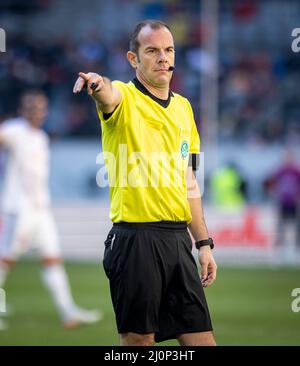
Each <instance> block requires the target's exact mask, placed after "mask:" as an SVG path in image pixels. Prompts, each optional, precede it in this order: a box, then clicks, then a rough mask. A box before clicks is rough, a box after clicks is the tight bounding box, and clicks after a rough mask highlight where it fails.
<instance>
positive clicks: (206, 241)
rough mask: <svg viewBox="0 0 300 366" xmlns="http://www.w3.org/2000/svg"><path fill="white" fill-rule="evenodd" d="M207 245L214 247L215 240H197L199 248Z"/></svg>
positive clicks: (196, 243)
mask: <svg viewBox="0 0 300 366" xmlns="http://www.w3.org/2000/svg"><path fill="white" fill-rule="evenodd" d="M205 245H209V246H210V249H214V246H215V245H214V241H213V240H212V238H208V239H204V240H198V241H196V242H195V247H196V248H197V249H200V248H201V247H204V246H205Z"/></svg>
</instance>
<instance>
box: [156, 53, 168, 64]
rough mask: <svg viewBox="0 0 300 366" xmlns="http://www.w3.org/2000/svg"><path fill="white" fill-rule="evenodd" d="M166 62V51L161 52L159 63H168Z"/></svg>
mask: <svg viewBox="0 0 300 366" xmlns="http://www.w3.org/2000/svg"><path fill="white" fill-rule="evenodd" d="M166 61H167V56H166V54H165V52H164V51H161V52H160V53H159V58H158V62H166Z"/></svg>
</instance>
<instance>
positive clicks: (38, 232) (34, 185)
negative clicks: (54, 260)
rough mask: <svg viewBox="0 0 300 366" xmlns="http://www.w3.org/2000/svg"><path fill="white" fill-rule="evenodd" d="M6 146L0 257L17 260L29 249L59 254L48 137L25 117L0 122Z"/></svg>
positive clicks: (45, 254) (0, 131) (58, 255)
mask: <svg viewBox="0 0 300 366" xmlns="http://www.w3.org/2000/svg"><path fill="white" fill-rule="evenodd" d="M0 134H1V137H2V139H4V145H5V147H6V148H7V149H8V161H7V167H6V174H5V180H4V186H3V191H2V199H1V203H2V220H1V226H0V257H2V258H8V259H13V260H16V259H17V258H18V257H19V256H20V255H21V254H23V253H24V252H26V251H27V250H28V249H29V248H37V249H38V250H39V252H40V254H41V255H42V256H43V257H60V255H61V252H60V247H59V240H58V233H57V228H56V224H55V221H54V218H53V214H52V212H51V210H50V194H49V188H48V175H49V139H48V136H47V135H46V133H45V132H43V131H42V130H40V129H37V128H33V127H32V126H30V125H29V123H27V122H26V120H25V119H22V118H17V119H12V120H8V121H6V122H4V123H2V124H1V125H0Z"/></svg>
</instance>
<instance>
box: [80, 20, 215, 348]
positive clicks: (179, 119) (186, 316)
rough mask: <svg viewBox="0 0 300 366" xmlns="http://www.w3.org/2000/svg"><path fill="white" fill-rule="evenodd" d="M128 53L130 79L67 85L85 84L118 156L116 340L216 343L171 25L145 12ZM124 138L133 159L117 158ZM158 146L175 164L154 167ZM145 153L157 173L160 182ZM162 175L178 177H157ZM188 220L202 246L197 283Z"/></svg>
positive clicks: (211, 264) (109, 253) (191, 141)
mask: <svg viewBox="0 0 300 366" xmlns="http://www.w3.org/2000/svg"><path fill="white" fill-rule="evenodd" d="M127 58H128V61H129V63H130V64H131V66H132V67H133V68H134V69H135V71H136V78H135V79H133V80H132V81H131V82H129V83H128V84H125V83H122V82H120V81H114V82H113V83H111V82H110V80H109V79H107V78H105V77H102V76H100V75H98V74H96V73H87V74H86V73H79V75H80V76H79V78H78V79H77V81H76V83H75V85H74V89H73V91H74V93H78V92H80V91H81V90H82V89H83V87H84V86H85V85H87V91H88V94H89V95H91V96H92V97H93V99H94V100H95V102H96V105H97V110H98V114H99V118H100V120H101V125H102V144H103V151H104V152H108V153H109V155H110V156H114V157H115V158H116V161H117V166H116V169H115V164H109V163H108V165H107V169H108V174H109V176H110V177H113V176H114V177H117V181H116V184H114V185H112V186H111V191H110V194H111V210H110V218H111V219H112V221H113V222H114V225H113V228H112V230H111V231H110V233H109V234H108V237H107V240H106V242H105V247H106V248H105V253H104V261H103V264H104V269H105V271H106V275H107V277H108V278H109V280H110V290H111V296H112V302H113V305H114V310H115V313H116V320H117V326H118V332H119V334H120V342H121V345H127V346H130V345H135V346H149V345H153V344H154V342H155V341H157V342H159V341H163V340H166V339H171V338H177V340H178V341H179V343H180V344H181V345H184V346H196V345H215V340H214V336H213V333H212V325H211V321H210V315H209V311H208V307H207V303H206V299H205V295H204V291H203V287H207V286H209V285H211V284H212V283H213V282H214V280H215V278H216V268H217V266H216V263H215V261H214V258H213V255H212V251H211V249H212V248H213V243H212V239H211V238H209V235H208V232H207V228H206V225H205V221H204V216H203V211H202V203H201V196H200V190H199V187H198V183H197V181H196V178H195V175H194V172H193V169H192V168H193V164H190V165H189V166H188V163H189V157H191V156H192V155H193V154H194V155H197V154H199V152H200V141H199V136H198V132H197V129H196V125H195V121H194V117H193V113H192V108H191V106H190V104H189V102H188V101H187V100H186V99H185V98H183V97H181V96H180V95H178V94H175V93H173V92H172V91H171V90H170V81H171V77H172V71H173V69H174V61H175V49H174V42H173V36H172V34H171V32H170V29H169V27H168V26H167V25H166V24H165V23H163V22H160V21H151V20H150V21H145V22H141V23H140V24H138V25H137V27H136V28H135V30H134V32H133V34H132V38H131V42H130V51H129V52H128V53H127ZM120 147H121V148H124V147H126V149H127V150H126V151H127V153H128V160H130V162H128V161H127V159H126V160H125V162H123V163H122V164H121V163H118V160H119V157H120V156H124V153H122V152H120V150H119V149H120ZM159 152H161V153H162V154H165V155H167V156H173V157H174V155H175V156H176V157H175V160H176V163H179V166H180V167H179V168H178V167H176V168H174V170H173V168H172V167H171V164H164V163H163V168H162V169H160V168H159V167H158V165H156V164H155V162H153V161H151V154H153V153H159ZM135 154H137V155H135ZM141 156H143V157H145V159H146V161H145V160H143V158H142V157H141ZM193 160H194V159H190V161H191V162H193ZM144 163H145V164H146V166H147V165H148V164H149V165H150V167H151V172H154V176H155V177H159V178H160V180H159V184H158V185H156V184H155V183H154V182H153V181H152V182H151V178H152V177H153V176H151V177H149V174H148V168H147V167H146V168H145V167H144V166H143V164H144ZM118 164H119V165H118ZM132 168H133V169H132ZM131 169H132V170H131ZM129 170H131V174H130V175H126V174H127V173H126V172H129ZM171 170H172V171H171ZM145 172H146V176H147V184H145V181H142V179H143V178H142V176H144V177H145V174H144V173H145ZM172 173H174V175H172ZM166 176H169V177H170V176H172V177H175V178H174V180H173V181H172V182H169V183H167V182H165V183H166V184H163V183H162V181H161V179H164V178H165V177H166ZM177 178H178V181H176V179H177ZM181 178H183V179H181ZM121 180H123V182H121ZM130 181H131V182H130ZM149 182H150V183H149ZM179 182H180V183H179ZM178 183H179V184H178ZM188 225H189V229H190V231H191V233H192V235H193V237H194V238H195V240H196V247H197V249H199V261H200V264H201V278H202V283H201V281H200V278H199V274H198V271H197V266H196V263H195V260H194V258H193V256H192V254H191V250H192V242H191V238H190V236H189V233H188Z"/></svg>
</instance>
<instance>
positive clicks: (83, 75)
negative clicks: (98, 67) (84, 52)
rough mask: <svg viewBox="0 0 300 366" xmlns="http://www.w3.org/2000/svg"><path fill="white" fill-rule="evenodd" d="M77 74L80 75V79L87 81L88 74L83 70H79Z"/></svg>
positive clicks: (88, 78)
mask: <svg viewBox="0 0 300 366" xmlns="http://www.w3.org/2000/svg"><path fill="white" fill-rule="evenodd" d="M78 75H79V76H80V77H82V79H84V80H85V81H89V80H90V75H88V74H85V73H84V72H79V73H78Z"/></svg>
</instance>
